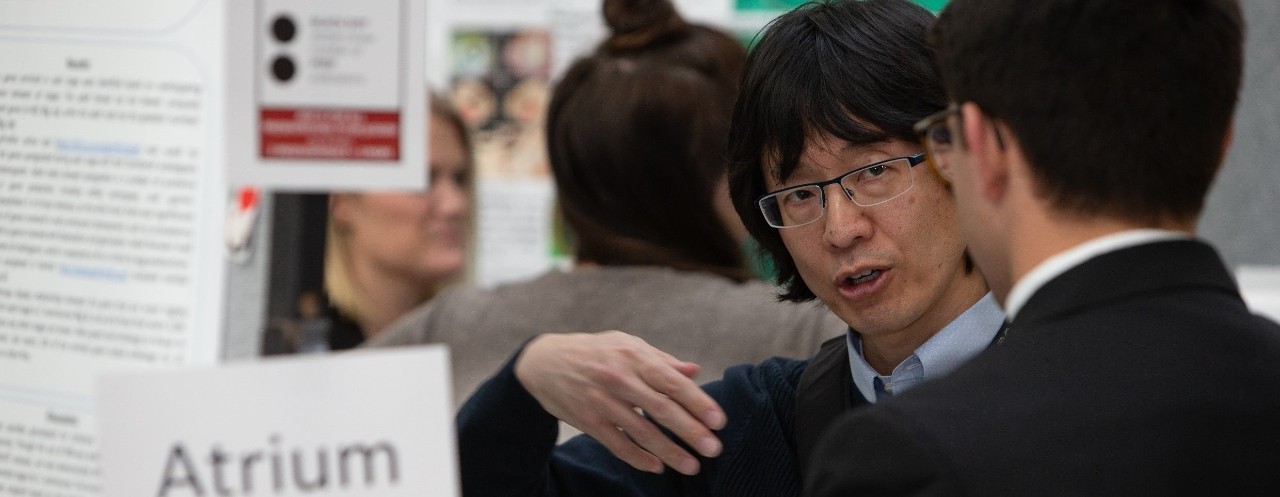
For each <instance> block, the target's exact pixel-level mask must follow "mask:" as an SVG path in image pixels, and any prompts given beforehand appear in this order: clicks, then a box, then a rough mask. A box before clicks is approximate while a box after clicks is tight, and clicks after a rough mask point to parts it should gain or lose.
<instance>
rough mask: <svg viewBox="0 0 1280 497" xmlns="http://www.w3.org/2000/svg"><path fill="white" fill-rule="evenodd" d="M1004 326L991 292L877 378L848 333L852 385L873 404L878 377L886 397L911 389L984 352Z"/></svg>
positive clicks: (857, 338)
mask: <svg viewBox="0 0 1280 497" xmlns="http://www.w3.org/2000/svg"><path fill="white" fill-rule="evenodd" d="M1003 323H1004V311H1001V310H1000V305H999V304H997V303H996V298H995V296H993V295H992V294H991V293H987V295H986V296H984V297H982V298H981V299H978V302H976V303H974V304H973V305H972V306H970V307H969V309H968V310H966V311H964V312H963V313H961V314H960V316H959V317H957V318H956V319H955V320H953V321H951V322H950V323H947V325H946V326H944V327H942V329H941V330H938V332H937V333H935V334H934V335H933V336H932V337H930V338H929V340H927V341H925V342H924V343H923V344H920V347H919V348H917V349H916V351H915V353H913V354H911V356H910V357H907V359H906V360H904V361H902V363H901V364H898V366H897V367H896V368H894V369H893V372H892V373H890V374H889V375H880V374H878V373H876V370H874V369H872V368H871V365H870V364H867V360H866V359H865V358H863V357H862V337H860V336H858V334H857V333H854V332H853V330H849V332H848V333H847V334H846V336H845V339H846V340H848V341H849V347H848V349H849V369H850V371H851V372H852V373H853V384H854V385H856V386H857V387H858V391H859V392H861V393H862V396H863V397H866V399H867V400H868V401H869V402H871V403H873V404H874V403H875V402H876V387H875V379H876V378H877V377H879V378H880V381H881V382H882V383H883V385H884V391H885V392H886V393H888V394H889V395H894V394H900V393H902V392H905V391H907V390H909V389H911V387H914V386H916V385H918V384H920V383H923V382H925V381H928V380H932V379H935V378H940V377H943V376H946V375H947V374H949V373H951V372H952V371H955V369H956V368H958V367H960V365H961V364H964V363H965V362H967V361H968V360H969V359H972V358H973V357H974V356H976V355H978V353H980V352H982V351H983V350H986V348H987V347H989V346H990V345H991V341H992V340H994V339H995V337H996V334H997V333H999V332H1000V328H1001V326H1002V325H1003Z"/></svg>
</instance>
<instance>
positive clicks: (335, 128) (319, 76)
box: [227, 0, 427, 191]
mask: <svg viewBox="0 0 1280 497" xmlns="http://www.w3.org/2000/svg"><path fill="white" fill-rule="evenodd" d="M233 3H234V4H235V5H233V6H232V8H230V9H228V33H236V34H243V35H239V36H229V37H228V42H229V45H228V46H229V57H228V71H229V72H228V88H229V92H230V94H231V95H232V96H233V97H232V100H231V106H230V107H229V108H228V110H229V114H228V123H229V126H228V129H227V133H228V144H229V147H230V150H231V151H232V154H231V156H230V167H231V178H230V182H231V183H232V184H233V185H256V186H261V187H268V188H274V189H277V190H289V191H349V190H373V189H376V190H422V189H424V188H425V187H426V181H427V174H426V162H425V158H426V142H427V139H426V137H427V130H426V126H427V123H426V105H427V104H426V102H427V100H426V90H427V88H426V82H425V79H424V67H425V59H424V53H425V50H426V46H425V39H426V38H425V19H426V9H425V5H426V3H425V0H363V1H360V2H352V1H347V0H252V1H241V2H233Z"/></svg>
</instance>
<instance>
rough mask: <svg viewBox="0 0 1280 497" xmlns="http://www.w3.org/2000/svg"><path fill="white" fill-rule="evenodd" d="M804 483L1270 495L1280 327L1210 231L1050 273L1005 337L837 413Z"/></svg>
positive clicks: (834, 491)
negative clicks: (926, 377) (934, 377)
mask: <svg viewBox="0 0 1280 497" xmlns="http://www.w3.org/2000/svg"><path fill="white" fill-rule="evenodd" d="M813 459H814V460H815V461H816V462H815V463H814V464H813V465H812V466H811V467H810V468H809V470H808V472H807V475H806V480H805V486H806V493H807V494H808V495H813V496H822V497H827V496H837V495H838V496H845V495H947V496H952V495H970V496H995V495H1017V496H1029V495H1037V496H1038V495H1090V496H1091V495H1280V327H1278V326H1277V325H1276V324H1275V323H1272V322H1270V321H1267V320H1265V319H1263V318H1260V317H1257V316H1255V315H1253V314H1251V313H1249V311H1248V310H1247V309H1246V308H1245V305H1244V303H1243V301H1241V299H1240V296H1239V294H1238V292H1237V290H1236V287H1235V284H1234V283H1233V281H1232V278H1231V276H1230V275H1229V273H1228V272H1227V271H1226V269H1225V267H1224V266H1223V264H1222V261H1221V260H1220V259H1219V258H1218V256H1217V254H1216V253H1215V252H1214V251H1213V249H1212V248H1210V247H1209V246H1208V245H1205V244H1203V243H1200V242H1196V241H1171V242H1159V243H1151V244H1146V245H1140V246H1137V247H1131V248H1127V249H1122V250H1118V251H1115V252H1111V253H1108V254H1104V255H1101V256H1098V257H1095V258H1093V259H1091V260H1089V261H1087V262H1085V263H1084V264H1082V265H1080V266H1077V267H1075V268H1073V269H1071V270H1069V271H1067V272H1066V273H1064V274H1062V275H1060V276H1059V277H1057V278H1055V279H1053V280H1052V281H1050V282H1048V283H1047V284H1046V285H1045V286H1043V287H1042V288H1041V289H1040V290H1038V291H1037V292H1036V293H1035V295H1033V296H1032V297H1031V299H1030V300H1029V301H1028V302H1027V304H1026V305H1025V306H1024V307H1023V308H1022V310H1021V311H1020V312H1019V314H1018V315H1017V316H1016V318H1015V320H1014V321H1013V323H1012V325H1011V327H1010V329H1009V331H1008V334H1007V337H1006V339H1005V341H1004V342H1003V344H1002V345H1001V346H999V347H994V348H992V349H988V350H987V351H986V352H984V353H983V354H982V355H980V356H979V357H977V358H975V359H974V360H973V361H971V362H969V363H968V364H967V365H965V366H964V367H962V368H960V369H959V370H957V371H956V372H955V373H953V374H952V375H950V376H948V377H947V378H943V379H941V380H938V381H936V382H932V383H929V384H926V385H922V386H920V387H918V388H916V389H915V390H912V391H911V392H910V393H907V394H905V395H902V396H900V397H896V398H893V399H889V400H887V401H885V402H883V403H880V404H877V406H876V407H874V408H869V409H860V410H857V411H855V412H853V413H850V414H848V415H845V416H843V417H841V418H840V419H839V420H837V421H836V422H835V423H834V424H833V425H832V426H831V428H830V429H829V430H828V431H827V436H825V437H823V439H822V440H821V441H819V443H818V446H817V449H816V452H815V453H814V457H813Z"/></svg>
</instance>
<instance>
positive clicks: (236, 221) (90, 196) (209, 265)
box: [0, 0, 426, 497]
mask: <svg viewBox="0 0 1280 497" xmlns="http://www.w3.org/2000/svg"><path fill="white" fill-rule="evenodd" d="M259 4H261V5H259ZM392 4H394V5H392ZM246 5H253V6H255V8H254V9H246V8H243V7H245V6H246ZM313 5H314V6H316V8H318V9H319V8H332V9H341V8H343V7H349V5H348V2H335V1H329V2H300V3H297V4H293V3H288V2H284V1H278V2H277V1H264V2H258V3H255V2H250V1H243V0H235V1H229V0H118V1H112V2H91V1H83V0H47V1H41V2H30V1H25V0H0V372H2V373H0V495H31V496H35V495H60V496H76V497H78V496H97V495H101V492H102V483H101V478H102V472H101V465H100V460H99V449H100V445H99V431H98V430H99V428H100V425H99V423H98V416H97V412H96V411H95V409H94V393H93V384H94V381H95V380H96V379H97V378H98V377H99V376H101V375H102V374H105V373H108V372H117V371H149V370H150V371H155V370H166V369H170V368H174V367H180V366H192V365H212V364H216V363H217V362H218V361H219V360H220V358H221V354H222V352H223V339H224V336H225V335H224V334H225V331H226V330H225V328H224V316H225V312H226V309H225V305H224V303H225V302H226V293H225V292H226V291H227V288H226V285H225V283H226V268H227V262H228V261H229V260H231V259H233V258H235V257H236V254H237V252H238V250H240V249H239V248H238V247H239V245H242V244H243V243H244V240H243V237H242V236H233V235H236V234H237V232H249V231H251V229H248V228H244V229H240V228H243V227H244V226H246V225H248V223H249V221H248V220H250V219H252V218H253V217H254V216H253V207H254V206H255V205H256V202H255V201H254V200H255V198H256V195H257V193H256V192H258V190H256V189H253V187H254V186H255V185H252V184H250V185H239V184H237V183H239V182H248V183H255V182H256V180H254V179H253V178H248V179H245V178H240V179H239V180H238V182H232V181H230V176H229V174H228V172H229V171H230V169H231V167H230V165H231V164H232V163H237V164H240V163H241V162H238V160H237V159H235V157H237V154H238V153H244V154H247V155H252V154H259V155H262V152H261V149H260V148H258V147H257V145H256V144H254V145H253V146H251V147H249V148H243V147H244V145H243V143H241V142H235V141H233V140H232V139H231V138H230V137H231V136H232V135H236V133H239V132H250V133H260V132H261V129H260V127H259V126H258V125H257V124H254V123H257V122H259V121H260V120H261V118H262V116H263V115H266V114H265V113H262V112H259V113H258V114H257V118H256V119H255V118H254V117H253V116H254V114H252V113H251V112H250V111H252V110H253V109H255V108H261V107H262V106H263V105H297V106H299V107H302V106H305V105H311V104H314V103H315V102H317V101H319V100H317V99H321V97H323V98H332V99H338V98H339V97H340V98H341V99H342V100H343V101H350V102H360V105H362V106H365V107H368V108H371V109H374V110H378V109H381V108H382V107H379V106H380V105H386V106H390V105H392V104H394V105H398V106H399V107H398V108H399V110H398V111H396V112H398V115H397V116H396V119H398V120H399V121H398V122H399V124H398V126H397V133H398V134H401V135H404V136H406V137H407V136H408V134H410V133H411V134H412V135H413V136H415V137H418V136H421V137H422V138H425V128H423V127H418V128H416V129H411V128H412V126H414V124H413V123H415V122H416V123H421V122H422V121H423V120H424V119H425V113H426V109H425V107H424V104H423V105H419V104H422V103H423V102H425V95H424V94H423V93H424V92H421V91H410V89H411V88H412V85H413V84H414V83H413V81H412V80H410V79H409V78H410V77H411V76H412V77H416V78H417V79H416V81H418V82H419V87H421V84H420V82H421V81H422V70H421V68H422V64H423V57H422V52H423V50H422V46H421V43H420V42H419V43H413V38H414V37H415V36H416V37H418V38H419V39H420V38H421V36H422V35H421V29H422V27H421V24H422V23H421V22H418V23H413V25H414V26H416V27H415V28H412V29H408V30H407V31H406V30H401V31H400V33H399V34H398V35H397V39H403V40H407V41H405V42H404V47H403V52H401V53H403V54H408V55H407V56H406V59H405V60H407V61H409V62H402V61H400V60H398V57H399V56H397V60H396V61H395V62H394V64H398V67H397V69H396V70H397V71H398V72H397V73H396V74H395V75H393V76H392V77H391V78H390V79H392V80H393V82H392V83H385V82H382V83H379V84H382V85H390V86H388V87H392V86H393V87H395V88H397V89H403V90H404V91H403V95H398V96H396V97H395V100H394V102H393V101H391V100H389V99H388V100H385V101H383V100H378V98H384V97H364V96H361V95H360V91H363V90H360V91H357V90H356V89H352V88H348V90H350V91H345V92H341V93H340V94H339V92H331V93H329V94H325V95H321V93H322V92H320V90H318V89H314V88H313V89H312V90H308V91H310V93H308V94H307V95H304V96H303V97H298V98H300V99H301V100H290V99H292V98H294V97H293V96H290V95H286V94H260V93H255V92H254V91H253V85H254V84H255V80H254V78H255V77H261V74H262V71H258V68H257V67H256V66H257V61H259V60H262V59H264V58H267V57H269V55H267V52H266V51H264V52H262V53H261V54H259V53H258V52H254V51H253V50H254V45H253V43H254V40H255V39H256V36H257V35H255V36H246V34H251V33H256V32H257V33H259V34H261V35H262V36H267V35H268V34H270V26H259V27H260V28H261V30H258V27H255V26H254V25H253V23H255V22H257V21H255V19H257V18H258V17H255V16H257V15H258V9H257V8H256V7H258V6H261V7H264V9H263V10H264V11H268V12H274V11H272V10H271V9H273V8H276V9H296V10H295V12H296V15H297V16H298V17H297V18H298V19H306V20H308V22H312V21H314V20H316V19H328V20H334V19H337V20H336V21H333V22H336V23H337V24H338V27H339V28H340V29H338V32H340V35H341V37H342V39H344V40H347V39H350V40H349V41H351V40H354V41H351V44H350V45H344V46H355V45H356V44H358V43H366V42H367V43H369V45H367V46H368V47H373V46H375V45H374V44H373V43H374V41H373V40H368V39H364V38H361V36H362V34H367V33H368V31H371V30H374V28H373V27H374V26H378V27H377V28H376V30H378V31H379V32H381V31H383V30H384V27H385V24H380V23H381V22H382V21H381V20H375V19H373V18H372V17H373V16H392V15H394V16H395V17H396V19H397V20H398V21H397V22H400V21H399V20H401V19H402V18H406V17H407V18H408V19H410V21H404V22H406V23H410V22H411V20H412V19H415V18H416V19H419V20H420V19H421V14H422V13H423V12H425V7H424V5H425V0H401V1H397V2H382V3H379V4H378V5H379V6H380V7H379V8H371V9H370V10H369V11H368V14H362V15H364V17H360V16H345V15H340V14H335V13H334V11H332V10H326V11H325V13H324V14H323V15H320V16H310V15H308V11H307V10H306V9H307V8H310V7H311V6H313ZM406 13H407V15H406ZM415 16H417V17H415ZM379 19H381V18H379ZM316 22H320V21H316ZM246 23H247V24H246ZM362 26H363V27H362ZM298 29H299V31H298V34H297V36H299V37H301V36H303V33H305V32H306V31H305V29H304V28H303V27H299V28H298ZM397 29H398V28H397ZM331 34H332V33H331ZM333 36H335V37H337V36H338V35H333ZM299 39H301V38H299ZM397 43H399V42H397ZM332 46H337V45H331V47H332ZM312 48H315V47H312ZM316 50H320V49H318V48H316ZM298 53H301V54H306V53H311V52H306V51H300V52H298ZM415 55H416V57H415ZM339 59H341V57H336V56H335V58H334V59H333V61H334V67H335V68H338V69H341V71H352V72H359V71H364V70H366V69H367V70H381V68H383V66H385V65H386V64H389V62H388V61H387V60H385V59H379V60H377V61H375V62H376V63H377V64H383V66H361V67H360V68H351V67H347V66H344V65H342V64H341V63H339ZM342 60H347V59H342ZM306 63H310V62H305V63H300V65H299V69H298V75H299V77H301V76H302V75H305V74H306V73H305V72H304V69H305V68H306V67H307V66H306V65H305V64H306ZM352 67H354V66H352ZM338 69H335V72H334V73H332V74H333V75H335V77H334V80H335V81H342V75H343V74H347V73H345V72H341V71H339V70H338ZM255 71H257V72H255ZM415 75H416V76H415ZM361 88H374V87H372V86H369V87H361ZM384 89H385V88H383V87H381V86H379V87H377V91H378V92H382V91H383V90H384ZM313 90H314V91H313ZM286 93H287V92H286ZM264 98H265V100H263V99H264ZM386 98H389V97H386ZM308 99H311V100H308ZM255 106H258V107H255ZM236 109H239V111H238V112H239V114H237V113H236V112H237V111H236ZM324 112H328V110H324ZM240 119H245V121H243V122H242V121H240ZM245 123H249V124H245ZM246 130H247V131H246ZM384 130H385V129H384ZM375 131H376V130H375ZM238 143H239V144H238ZM397 143H398V145H396V147H398V148H397V149H396V152H395V153H394V154H391V155H398V156H399V158H400V159H399V160H400V161H401V162H403V163H405V164H412V169H415V170H414V171H412V172H407V173H405V174H406V175H407V176H411V177H412V178H414V180H408V179H406V180H403V181H407V182H410V183H412V182H413V181H416V180H417V179H423V180H425V178H426V172H425V171H426V167H425V161H424V160H423V159H422V157H423V153H424V152H425V139H414V140H410V139H408V138H401V139H400V141H398V142H397ZM410 143H412V144H416V145H412V146H411V145H406V144H410ZM375 148H376V147H375ZM419 148H421V150H418V149H419ZM415 150H418V151H417V152H415ZM350 162H359V163H358V164H356V166H359V167H364V166H367V163H364V162H360V161H350ZM343 165H344V164H343V163H329V164H326V165H324V166H320V167H321V169H322V172H328V171H332V170H334V169H324V167H342V166H343ZM348 165H350V164H348ZM362 170H364V169H362ZM364 176H368V178H365V179H369V182H367V183H363V184H361V185H359V186H370V187H371V186H373V185H385V186H390V185H392V184H394V185H397V186H402V185H403V184H404V183H403V182H402V180H400V179H398V178H394V183H391V182H388V183H377V182H374V181H373V180H372V178H373V177H374V176H376V175H372V174H366V175H364ZM297 177H298V178H304V179H305V181H306V182H305V183H300V184H299V185H300V186H299V187H300V188H301V187H308V188H309V187H318V186H319V185H320V184H321V183H322V182H323V181H328V180H332V179H335V176H332V175H328V174H322V173H311V174H306V175H298V176H297ZM362 178H363V176H362ZM348 179H349V178H337V180H338V183H333V184H343V185H351V184H352V183H350V182H347V180H348ZM387 181H390V179H388V180H387ZM265 182H266V180H264V181H263V183H265ZM333 184H330V185H328V186H326V187H329V186H332V185H333ZM417 184H418V185H421V182H418V183H417ZM235 186H248V187H249V189H245V188H233V187H235Z"/></svg>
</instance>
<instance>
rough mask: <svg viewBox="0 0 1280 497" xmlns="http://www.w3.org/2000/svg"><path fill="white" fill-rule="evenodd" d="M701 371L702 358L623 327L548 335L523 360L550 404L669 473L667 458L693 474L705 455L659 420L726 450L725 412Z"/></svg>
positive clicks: (616, 448)
mask: <svg viewBox="0 0 1280 497" xmlns="http://www.w3.org/2000/svg"><path fill="white" fill-rule="evenodd" d="M697 372H698V365H697V364H694V363H691V362H685V361H681V360H679V359H676V358H675V357H672V356H671V355H670V354H668V353H666V352H663V351H661V350H658V349H656V348H654V347H653V346H651V345H649V344H648V343H645V341H644V340H641V339H639V338H637V337H634V336H631V335H628V334H626V333H623V332H620V331H606V332H601V333H572V334H547V335H542V336H539V337H538V338H535V339H534V340H532V341H530V342H529V344H528V345H526V346H525V349H524V352H522V353H521V355H520V357H519V358H518V359H517V361H516V364H515V373H516V377H517V378H518V379H519V381H520V383H521V384H522V385H524V388H525V390H528V391H529V393H530V394H532V395H533V397H534V398H535V399H537V400H538V403H539V404H541V405H542V408H543V409H546V411H547V412H549V413H551V414H552V415H553V416H555V417H557V418H559V419H560V420H561V421H564V422H566V423H569V424H570V425H572V426H574V427H575V428H577V429H579V430H582V432H583V433H586V434H588V435H591V436H592V437H593V438H595V439H596V440H597V441H599V442H600V443H601V444H603V445H604V446H605V447H606V448H608V449H609V451H610V452H612V453H613V454H614V455H615V456H617V457H618V458H619V459H622V460H623V461H625V462H626V463H627V464H630V465H631V466H632V467H634V468H636V469H638V470H641V471H648V472H651V473H661V472H662V471H663V466H664V465H666V466H670V467H672V468H673V469H675V470H676V471H679V472H680V473H683V474H687V475H692V474H696V473H697V472H698V470H699V466H700V465H699V463H698V459H697V458H695V457H694V456H693V455H691V454H690V453H689V452H688V451H686V450H685V449H684V448H683V447H681V446H680V445H679V444H677V443H676V442H675V441H674V440H672V439H671V438H669V437H668V436H667V434H666V433H664V432H663V431H662V430H661V429H659V427H658V426H657V425H655V424H654V423H657V424H658V425H661V426H662V427H664V428H666V429H667V430H669V431H670V432H671V433H672V434H674V435H675V436H676V437H678V438H679V439H680V440H682V441H683V442H684V443H685V444H687V445H688V446H689V447H692V448H693V449H694V450H695V451H697V452H698V454H700V455H702V456H704V457H715V456H716V455H719V453H720V450H721V444H720V440H719V439H718V438H716V435H715V433H713V431H714V430H718V429H720V428H722V427H724V423H725V421H726V420H725V414H724V411H723V410H722V409H721V408H720V406H719V405H718V404H716V402H715V401H714V400H713V399H712V398H711V397H710V396H708V395H707V394H706V392H703V391H702V388H700V387H699V386H698V384H697V383H695V382H694V381H693V380H692V379H691V378H692V377H693V376H694V375H695V374H697ZM641 413H644V414H641ZM645 415H647V417H646V416H645Z"/></svg>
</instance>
